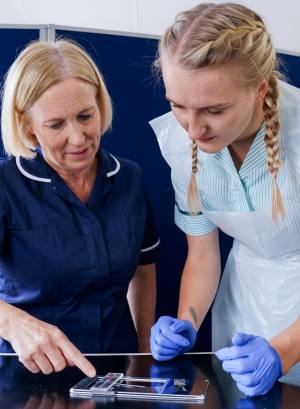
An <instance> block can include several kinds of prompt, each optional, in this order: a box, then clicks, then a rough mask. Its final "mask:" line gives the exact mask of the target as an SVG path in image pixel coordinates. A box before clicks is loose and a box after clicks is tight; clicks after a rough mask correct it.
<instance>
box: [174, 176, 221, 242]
mask: <svg viewBox="0 0 300 409" xmlns="http://www.w3.org/2000/svg"><path fill="white" fill-rule="evenodd" d="M172 184H173V187H174V191H175V224H176V225H177V226H178V227H179V228H180V229H181V230H182V231H183V232H184V233H186V234H189V235H191V236H202V235H205V234H209V233H211V232H212V231H214V230H215V229H216V228H217V226H215V225H214V224H213V223H211V222H210V221H209V220H208V218H207V217H206V216H205V215H204V214H203V213H202V212H199V213H198V214H197V215H190V214H189V212H188V210H187V206H186V202H187V187H184V186H183V185H182V184H181V183H180V182H179V180H178V179H177V178H176V177H175V176H174V174H173V172H172Z"/></svg>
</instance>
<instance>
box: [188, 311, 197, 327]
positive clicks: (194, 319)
mask: <svg viewBox="0 0 300 409" xmlns="http://www.w3.org/2000/svg"><path fill="white" fill-rule="evenodd" d="M189 312H190V314H191V316H192V318H193V321H194V323H195V324H196V325H197V321H198V318H197V314H196V311H195V309H194V308H193V307H189Z"/></svg>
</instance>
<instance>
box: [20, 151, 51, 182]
mask: <svg viewBox="0 0 300 409" xmlns="http://www.w3.org/2000/svg"><path fill="white" fill-rule="evenodd" d="M16 164H17V167H18V169H19V171H20V172H21V173H22V175H24V176H26V177H27V178H28V179H32V180H36V181H37V182H45V183H51V179H47V178H39V177H38V176H34V175H31V174H30V173H29V172H27V171H26V170H25V169H24V168H23V167H22V165H21V160H20V156H17V157H16Z"/></svg>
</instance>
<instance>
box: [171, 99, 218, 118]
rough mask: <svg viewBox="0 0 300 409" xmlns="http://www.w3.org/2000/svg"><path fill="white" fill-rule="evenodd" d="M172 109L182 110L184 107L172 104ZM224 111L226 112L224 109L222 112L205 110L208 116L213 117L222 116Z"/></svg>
mask: <svg viewBox="0 0 300 409" xmlns="http://www.w3.org/2000/svg"><path fill="white" fill-rule="evenodd" d="M171 108H176V109H182V108H183V107H182V106H180V105H176V104H173V103H172V102H171ZM223 111H224V110H223V109H222V110H220V111H210V110H209V108H207V109H205V112H207V113H208V114H211V115H220V114H222V113H223Z"/></svg>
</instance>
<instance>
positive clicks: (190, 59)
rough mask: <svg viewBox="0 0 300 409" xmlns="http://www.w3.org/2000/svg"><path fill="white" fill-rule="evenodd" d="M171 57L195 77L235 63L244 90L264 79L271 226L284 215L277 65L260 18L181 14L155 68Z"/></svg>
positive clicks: (232, 10) (220, 9) (208, 7)
mask: <svg viewBox="0 0 300 409" xmlns="http://www.w3.org/2000/svg"><path fill="white" fill-rule="evenodd" d="M163 54H167V55H170V56H172V57H174V58H175V59H176V63H178V64H179V65H180V66H182V67H184V68H186V69H188V70H191V71H196V70H198V69H200V68H203V67H207V66H216V65H220V64H225V63H239V64H243V66H244V67H245V70H244V72H245V78H244V81H245V85H248V86H257V85H258V84H259V83H260V81H261V80H263V79H265V78H266V79H268V81H269V89H268V92H267V94H266V96H265V99H264V101H263V112H264V122H265V129H266V130H265V145H266V150H267V167H268V171H269V173H270V176H271V178H272V214H273V220H275V219H276V218H277V217H278V216H283V215H284V205H283V201H282V197H281V194H280V190H279V188H278V185H277V176H278V172H279V169H280V164H281V162H280V144H279V129H280V123H279V116H278V96H279V90H278V78H279V73H278V71H277V67H278V61H277V57H276V53H275V50H274V47H273V45H272V41H271V37H270V34H269V33H268V31H267V30H266V27H265V25H264V22H263V20H262V18H261V17H260V16H259V15H257V14H256V13H255V12H254V11H253V10H250V9H249V8H247V7H245V6H242V5H240V4H236V3H223V4H213V3H202V4H200V5H198V6H196V7H194V8H192V9H190V10H187V11H184V12H181V13H179V14H178V15H177V16H176V19H175V22H174V24H173V25H172V26H170V27H169V28H168V29H167V31H166V32H165V33H164V35H163V36H162V39H161V41H160V45H159V55H158V58H157V60H156V61H155V64H154V65H155V67H156V68H158V69H161V56H162V55H163ZM198 166H199V163H198V160H197V146H196V144H195V143H194V142H193V143H192V174H191V180H190V183H189V188H188V198H187V202H188V208H189V211H190V213H191V214H195V213H197V210H198V211H199V207H200V199H199V191H198V188H197V184H196V173H197V171H198Z"/></svg>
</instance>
